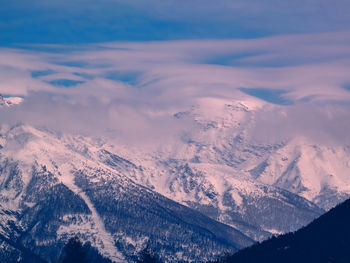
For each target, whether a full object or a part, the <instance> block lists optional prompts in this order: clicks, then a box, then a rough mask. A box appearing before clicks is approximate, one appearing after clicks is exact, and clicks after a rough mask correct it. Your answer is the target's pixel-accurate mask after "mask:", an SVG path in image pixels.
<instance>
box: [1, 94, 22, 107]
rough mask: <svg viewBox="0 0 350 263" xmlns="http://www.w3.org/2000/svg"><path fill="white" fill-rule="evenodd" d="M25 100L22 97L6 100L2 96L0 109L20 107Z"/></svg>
mask: <svg viewBox="0 0 350 263" xmlns="http://www.w3.org/2000/svg"><path fill="white" fill-rule="evenodd" d="M22 101H23V98H20V97H7V98H5V97H4V96H2V95H1V94H0V107H1V106H5V107H10V106H13V105H18V104H20V103H22Z"/></svg>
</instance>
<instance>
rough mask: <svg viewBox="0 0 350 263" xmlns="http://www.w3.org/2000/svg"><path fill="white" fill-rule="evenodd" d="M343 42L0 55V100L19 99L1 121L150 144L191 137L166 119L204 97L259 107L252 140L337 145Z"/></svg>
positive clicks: (291, 40)
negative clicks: (298, 139)
mask: <svg viewBox="0 0 350 263" xmlns="http://www.w3.org/2000/svg"><path fill="white" fill-rule="evenodd" d="M349 42H350V33H349V31H344V32H340V33H339V32H338V33H324V34H307V35H290V36H278V37H267V38H259V39H245V40H187V41H160V42H111V43H99V44H89V45H69V46H65V45H54V46H51V45H46V46H45V45H41V46H27V47H26V48H23V49H14V48H12V49H0V61H1V62H0V68H1V70H0V78H1V81H0V93H3V94H6V95H20V96H24V97H25V103H24V104H23V105H21V106H19V107H13V108H12V109H7V110H1V111H0V120H1V122H2V123H7V122H10V123H12V124H13V123H16V122H26V123H30V124H33V125H39V126H48V127H51V128H52V129H60V130H64V131H69V132H79V133H85V134H89V135H101V134H102V135H108V136H111V135H112V134H114V135H118V136H120V137H123V138H124V139H125V141H134V142H140V141H147V142H152V143H153V142H155V141H159V140H163V141H166V140H169V138H172V137H176V136H177V137H179V136H180V135H181V133H186V132H193V133H195V132H196V131H197V130H196V129H197V128H196V125H195V124H194V123H193V121H191V120H189V119H181V120H179V119H176V118H174V117H173V115H174V114H175V113H177V112H183V111H187V110H189V109H191V107H192V106H194V105H197V104H198V103H199V101H201V99H202V98H213V99H219V100H220V99H222V100H225V101H236V100H244V101H253V102H259V103H260V104H261V105H267V107H266V108H261V110H259V112H258V113H257V116H258V117H257V119H258V122H257V126H256V127H259V128H257V129H256V130H257V131H259V136H257V135H256V134H255V133H254V132H252V136H253V137H256V138H260V139H261V138H265V137H268V136H270V137H275V138H280V136H279V134H284V136H283V137H288V136H294V135H295V134H304V135H305V136H308V137H312V138H315V139H316V138H317V139H320V138H324V137H329V138H333V139H332V141H336V142H337V143H340V142H341V141H342V140H343V141H344V142H345V141H348V139H349V138H348V137H347V135H346V133H347V131H349V128H350V127H348V126H347V125H346V124H344V120H346V119H349V118H348V117H349V116H348V113H349V108H348V105H349V104H350V92H349V90H348V89H347V88H346V87H347V85H348V83H350V76H349V74H348V72H349V70H350V68H349V67H350V49H349V48H348V47H349V44H350V43H349ZM224 58H229V59H226V60H225V59H224ZM282 113H283V114H282ZM333 127H335V128H333ZM140 131H142V132H141V133H142V136H140ZM343 131H344V132H343ZM264 134H265V135H264ZM334 138H335V139H334ZM265 139H266V140H268V138H265ZM330 140H331V139H330Z"/></svg>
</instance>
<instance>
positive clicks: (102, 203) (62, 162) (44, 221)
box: [0, 125, 253, 262]
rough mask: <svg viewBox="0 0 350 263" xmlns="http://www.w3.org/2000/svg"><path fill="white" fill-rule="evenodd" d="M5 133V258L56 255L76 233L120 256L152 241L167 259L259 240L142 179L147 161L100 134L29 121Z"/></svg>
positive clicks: (0, 227) (1, 228) (0, 220)
mask: <svg viewBox="0 0 350 263" xmlns="http://www.w3.org/2000/svg"><path fill="white" fill-rule="evenodd" d="M0 134H1V136H0V137H1V140H0V141H1V150H0V174H1V177H0V201H1V202H0V203H1V207H0V234H1V236H0V241H1V242H0V243H1V250H0V254H1V255H0V258H3V259H6V260H13V262H15V261H17V260H19V259H20V258H23V257H24V258H26V256H25V255H27V254H31V255H32V256H33V257H38V258H41V260H42V261H43V262H56V261H57V258H58V256H59V254H60V251H61V250H62V247H63V245H64V243H65V242H66V241H67V240H68V239H69V238H71V237H72V236H75V235H77V236H79V237H80V238H81V239H82V240H83V241H84V242H87V241H88V242H90V243H91V245H92V246H94V247H96V248H97V249H98V250H99V251H100V253H101V254H103V255H104V256H106V257H108V258H109V259H111V260H112V261H114V262H125V261H131V260H132V259H134V258H135V256H136V254H137V252H138V251H139V250H141V249H143V248H144V247H145V246H146V244H148V245H149V246H150V247H151V248H152V249H153V250H154V251H155V252H156V253H157V254H159V256H160V257H161V258H162V259H163V260H165V261H167V262H182V261H185V262H188V261H193V260H198V259H201V260H206V259H210V258H213V257H215V256H216V255H218V254H220V253H222V252H223V251H225V250H230V251H237V250H238V249H241V248H243V247H246V246H248V245H250V244H252V243H253V240H252V239H250V238H248V237H247V236H245V235H244V234H242V233H241V232H240V231H238V230H236V229H234V228H232V227H230V226H227V225H225V224H222V223H219V222H217V221H214V220H213V219H210V218H209V217H207V216H205V215H203V214H202V213H199V212H197V211H195V210H193V209H190V208H188V207H185V206H183V205H180V204H178V203H176V202H174V201H172V200H170V199H168V198H166V197H164V196H162V195H160V194H158V193H157V192H154V191H152V190H150V189H148V188H145V187H144V186H141V185H139V184H137V183H135V182H134V181H133V180H132V179H130V178H131V177H132V176H133V174H135V173H139V172H141V168H140V167H138V166H136V165H135V164H133V163H132V162H130V161H128V160H126V159H124V158H122V157H120V156H117V155H115V154H112V153H111V152H109V151H108V150H105V149H103V148H102V147H101V145H99V143H98V141H94V140H90V139H88V138H84V137H75V136H68V135H60V134H56V133H53V132H50V131H47V130H40V129H36V128H33V127H31V126H27V125H18V126H15V127H12V128H6V127H3V129H2V130H1V132H0ZM9 255H10V256H9ZM10 262H11V261H10ZM34 262H39V261H34Z"/></svg>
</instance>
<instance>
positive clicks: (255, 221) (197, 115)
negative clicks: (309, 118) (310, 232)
mask: <svg viewBox="0 0 350 263" xmlns="http://www.w3.org/2000/svg"><path fill="white" fill-rule="evenodd" d="M275 107H279V106H276V105H271V104H267V103H262V102H261V101H254V100H251V101H227V100H223V99H213V98H202V99H200V100H199V101H198V104H197V105H195V106H193V107H191V108H190V109H188V110H187V111H182V112H177V113H175V114H174V118H175V119H186V120H187V121H188V120H192V121H193V123H195V127H196V128H195V129H192V130H188V132H186V133H185V134H182V135H181V136H179V137H180V139H174V140H173V141H169V143H168V144H166V145H161V146H160V147H158V148H156V149H154V150H153V151H143V149H142V148H137V149H133V150H132V149H131V148H132V147H130V146H128V147H124V148H123V147H121V146H118V147H116V149H115V150H116V151H118V152H119V153H120V154H122V155H123V156H126V157H127V158H128V159H130V160H132V161H133V162H134V163H135V164H137V165H141V166H142V167H143V174H142V176H141V177H138V178H136V177H135V180H136V181H138V182H139V183H141V184H143V185H146V186H148V187H151V188H153V189H155V190H156V191H157V192H159V193H161V194H163V195H165V196H167V197H169V198H171V199H173V200H176V201H178V202H180V203H182V204H184V205H187V206H190V207H192V208H195V209H198V210H199V211H201V212H203V213H205V214H206V215H208V216H210V217H212V218H214V219H216V220H219V221H220V222H223V223H225V224H229V225H231V226H234V227H237V228H238V229H240V230H241V231H243V232H244V233H245V234H247V235H249V236H251V237H252V238H254V239H256V240H259V239H263V238H266V237H267V236H268V235H269V234H274V233H281V232H287V231H294V230H296V229H298V228H299V227H301V226H303V225H305V224H307V223H308V222H310V221H311V220H312V219H313V218H315V217H316V216H317V215H319V214H321V213H323V211H324V210H322V209H325V210H327V209H329V208H330V207H332V206H334V205H336V204H337V203H339V202H340V201H342V200H344V199H345V198H347V197H348V196H350V191H349V186H350V166H349V161H348V160H349V159H350V152H349V149H350V148H349V147H348V146H339V145H338V146H336V145H333V146H329V145H326V144H325V145H320V144H319V143H317V144H316V143H314V142H312V141H311V140H310V139H307V138H305V137H296V138H284V139H283V140H282V139H281V140H280V141H278V140H276V141H275V142H273V143H272V142H271V143H261V142H257V141H255V140H253V139H251V136H250V134H251V129H253V128H254V124H255V122H256V118H257V116H258V114H257V113H258V112H259V111H260V110H262V109H266V108H269V109H271V108H275ZM281 110H283V109H281ZM319 207H320V208H319Z"/></svg>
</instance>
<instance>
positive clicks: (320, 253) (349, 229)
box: [218, 199, 350, 263]
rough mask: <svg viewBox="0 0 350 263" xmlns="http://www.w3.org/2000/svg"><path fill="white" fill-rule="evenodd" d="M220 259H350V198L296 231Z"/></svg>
mask: <svg viewBox="0 0 350 263" xmlns="http://www.w3.org/2000/svg"><path fill="white" fill-rule="evenodd" d="M218 262H220V263H226V262H227V263H231V262H232V263H267V262H268V263H281V262H283V263H295V262H298V263H304V262H305V263H323V262H327V263H328V262H329V263H331V262H336V263H338V262H339V263H343V262H344V263H345V262H350V199H348V200H347V201H345V202H343V203H342V204H340V205H338V206H336V207H335V208H333V209H331V210H330V211H329V212H327V213H326V214H324V215H322V216H321V217H319V218H318V219H315V220H314V221H313V222H312V223H310V224H309V225H307V226H306V227H304V228H302V229H300V230H298V231H296V232H294V233H289V234H285V235H281V236H279V237H273V238H271V239H269V240H267V241H264V242H262V243H258V244H256V245H253V246H251V247H249V248H246V249H243V250H241V251H239V252H237V253H235V254H234V255H229V256H224V257H223V258H222V259H221V260H219V261H218Z"/></svg>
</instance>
